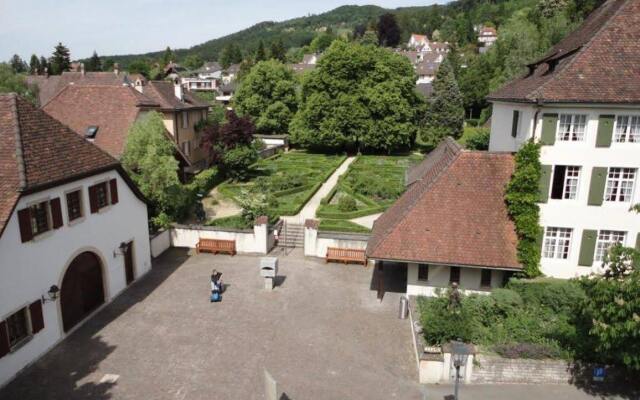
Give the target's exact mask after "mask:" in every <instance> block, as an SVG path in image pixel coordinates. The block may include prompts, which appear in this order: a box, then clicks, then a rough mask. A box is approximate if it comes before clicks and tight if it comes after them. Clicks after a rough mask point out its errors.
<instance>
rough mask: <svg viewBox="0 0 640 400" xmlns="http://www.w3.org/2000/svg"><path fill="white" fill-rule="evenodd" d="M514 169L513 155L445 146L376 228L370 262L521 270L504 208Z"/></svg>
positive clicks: (426, 165)
mask: <svg viewBox="0 0 640 400" xmlns="http://www.w3.org/2000/svg"><path fill="white" fill-rule="evenodd" d="M449 140H450V139H449ZM513 169H514V161H513V156H512V155H511V154H508V153H489V152H481V151H464V150H461V149H460V148H459V147H456V146H452V144H451V143H450V142H449V143H447V142H445V143H442V144H441V145H440V146H439V147H438V149H436V150H435V151H434V153H433V154H431V155H429V156H428V157H427V158H426V159H425V161H424V162H423V164H422V165H420V166H419V167H417V169H416V171H420V172H421V174H419V175H420V178H419V179H415V178H414V179H415V180H414V181H413V183H412V184H411V185H410V186H409V188H408V189H407V191H406V192H405V193H404V194H403V195H402V196H401V197H400V199H398V201H396V203H394V205H393V206H391V207H390V208H389V209H388V210H387V211H386V212H385V213H384V214H383V215H382V216H381V217H380V218H379V219H378V220H377V221H376V223H375V224H374V226H373V232H372V236H371V239H370V240H369V243H368V245H367V256H368V257H370V258H373V259H383V260H385V259H386V260H396V261H409V262H418V263H434V264H449V265H461V266H477V267H489V268H492V267H493V268H504V269H514V270H517V269H521V266H520V263H519V262H518V259H517V250H516V246H517V235H516V232H515V227H514V224H513V222H512V221H511V219H510V218H509V216H508V214H507V209H506V206H505V203H504V190H505V186H506V184H507V183H508V182H509V180H510V178H511V175H512V173H513ZM410 175H411V174H410Z"/></svg>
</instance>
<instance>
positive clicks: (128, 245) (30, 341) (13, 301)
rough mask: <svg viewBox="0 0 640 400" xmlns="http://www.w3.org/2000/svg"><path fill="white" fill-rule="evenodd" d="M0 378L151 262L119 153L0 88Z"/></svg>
mask: <svg viewBox="0 0 640 400" xmlns="http://www.w3.org/2000/svg"><path fill="white" fill-rule="evenodd" d="M0 189H1V190H0V386H1V385H3V384H4V383H6V382H8V381H9V380H10V379H11V378H13V377H14V376H15V375H16V374H17V373H18V372H19V371H20V370H22V369H23V368H25V367H26V366H27V365H29V364H30V363H33V362H34V361H36V360H37V359H38V358H39V357H41V356H42V355H43V354H45V353H46V352H47V351H48V350H49V349H51V348H52V347H53V346H55V345H56V344H57V343H58V342H60V341H61V340H62V339H64V338H65V337H66V336H67V335H69V334H71V333H72V332H73V331H74V329H76V328H77V327H78V326H80V325H81V324H82V323H83V322H84V321H86V320H87V319H88V318H90V317H91V315H93V314H94V313H96V312H97V311H98V310H99V309H100V308H101V307H102V306H103V305H105V304H106V303H108V302H109V301H111V300H112V299H114V298H115V297H116V296H117V295H118V294H119V293H121V292H122V291H123V290H124V289H125V288H126V287H127V285H129V284H131V283H132V282H133V281H134V280H136V279H138V278H139V277H141V276H142V275H144V274H145V273H146V272H148V271H149V270H150V268H151V257H150V249H149V232H148V221H147V206H146V203H145V199H144V198H143V196H142V194H141V193H140V192H139V191H138V189H137V188H136V187H135V185H134V184H133V183H132V181H131V179H130V178H129V177H128V176H127V174H126V173H125V172H124V170H123V169H122V167H121V166H120V164H119V163H118V161H117V160H116V159H115V158H113V157H111V156H110V155H108V154H107V153H106V152H104V151H102V150H101V149H100V148H98V147H97V146H95V145H93V144H91V143H89V142H88V141H86V140H85V139H83V138H82V137H80V136H78V135H77V134H76V133H75V132H73V131H71V130H70V129H69V128H67V127H66V126H64V125H63V124H61V123H60V122H58V121H57V120H55V119H54V118H52V117H51V116H49V115H47V114H46V113H45V112H44V111H42V110H40V109H38V108H36V107H34V106H33V105H31V104H30V103H28V102H27V101H26V100H24V99H22V98H20V97H18V96H17V95H15V94H0Z"/></svg>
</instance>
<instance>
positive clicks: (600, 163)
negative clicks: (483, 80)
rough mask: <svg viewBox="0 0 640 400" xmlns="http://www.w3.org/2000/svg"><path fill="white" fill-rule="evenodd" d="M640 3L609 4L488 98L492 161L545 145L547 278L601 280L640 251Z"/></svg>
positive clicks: (543, 219)
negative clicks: (620, 251)
mask: <svg viewBox="0 0 640 400" xmlns="http://www.w3.org/2000/svg"><path fill="white" fill-rule="evenodd" d="M638 37H640V1H638V0H608V1H607V2H605V3H604V4H603V5H602V6H600V7H599V8H598V9H596V10H595V11H594V12H593V13H592V14H591V15H590V16H589V17H588V18H587V19H586V20H585V21H584V22H583V23H582V25H580V26H579V27H578V28H577V29H576V30H575V31H574V32H572V33H571V34H569V35H568V36H567V37H565V38H564V39H563V40H561V41H560V42H559V43H558V44H557V45H555V46H554V47H553V48H552V49H551V50H549V52H548V53H547V54H546V55H545V56H544V57H542V58H541V59H540V60H538V61H536V62H534V63H532V64H530V65H529V66H528V67H529V71H528V73H527V74H526V75H525V76H523V77H521V78H519V79H516V80H514V81H512V82H510V83H508V84H507V85H505V86H504V87H502V88H501V89H499V90H498V91H496V92H494V93H492V94H490V95H489V97H488V99H489V100H490V101H491V103H492V104H493V115H492V119H491V141H490V145H489V150H490V151H507V152H513V151H517V150H518V149H519V148H520V146H521V145H522V144H523V143H524V142H526V141H528V140H531V139H533V140H535V141H536V142H538V143H540V144H541V145H542V148H541V157H540V158H541V162H542V164H543V179H542V181H541V182H540V190H541V192H540V209H541V210H540V211H541V216H540V218H541V220H540V225H541V226H542V227H543V228H544V237H543V246H542V262H541V267H542V272H543V273H545V274H546V275H550V276H555V277H561V278H571V277H574V276H577V275H585V274H589V273H591V272H598V271H600V269H601V265H602V260H603V258H604V255H605V253H606V251H607V249H608V247H609V246H610V245H611V244H612V243H616V242H620V243H622V244H624V245H626V246H630V247H633V246H640V215H639V214H637V213H633V212H630V211H629V208H630V207H631V206H632V205H634V204H637V203H640V190H638V172H639V171H638V170H639V169H640V45H638V40H637V38H638Z"/></svg>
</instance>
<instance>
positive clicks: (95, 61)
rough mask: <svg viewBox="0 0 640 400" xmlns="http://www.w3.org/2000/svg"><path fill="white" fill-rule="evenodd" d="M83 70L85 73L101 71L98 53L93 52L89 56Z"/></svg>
mask: <svg viewBox="0 0 640 400" xmlns="http://www.w3.org/2000/svg"><path fill="white" fill-rule="evenodd" d="M85 70H86V71H102V60H101V59H100V56H98V53H96V51H95V50H94V51H93V55H92V56H91V58H90V59H89V61H87V64H86V65H85Z"/></svg>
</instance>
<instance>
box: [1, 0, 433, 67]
mask: <svg viewBox="0 0 640 400" xmlns="http://www.w3.org/2000/svg"><path fill="white" fill-rule="evenodd" d="M435 2H436V1H435V0H422V1H420V0H395V1H392V0H365V1H358V0H283V1H258V0H172V1H169V0H0V61H5V60H9V58H10V57H11V56H12V55H13V54H18V55H20V56H21V57H22V58H23V59H25V60H26V61H27V62H28V60H29V58H30V57H31V54H33V53H35V54H37V55H38V56H40V55H44V56H46V57H49V56H50V55H51V52H52V51H53V47H54V46H55V45H56V44H57V43H58V42H62V43H63V44H65V45H66V46H67V47H68V48H69V49H70V50H71V58H72V59H78V58H85V57H89V56H90V55H91V54H92V53H93V51H94V50H96V51H97V52H98V54H99V55H114V54H137V53H146V52H150V51H158V50H163V49H164V48H165V47H166V46H170V47H171V48H185V47H191V46H193V45H196V44H200V43H202V42H205V41H207V40H210V39H214V38H217V37H220V36H224V35H227V34H230V33H233V32H236V31H239V30H242V29H244V28H248V27H250V26H251V25H253V24H255V23H257V22H261V21H268V20H269V21H283V20H287V19H291V18H296V17H301V16H305V15H308V14H319V13H322V12H325V11H329V10H332V9H334V8H336V7H339V6H341V5H345V4H359V5H365V4H375V5H378V6H382V7H387V8H395V7H403V6H416V5H429V4H433V3H435Z"/></svg>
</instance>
